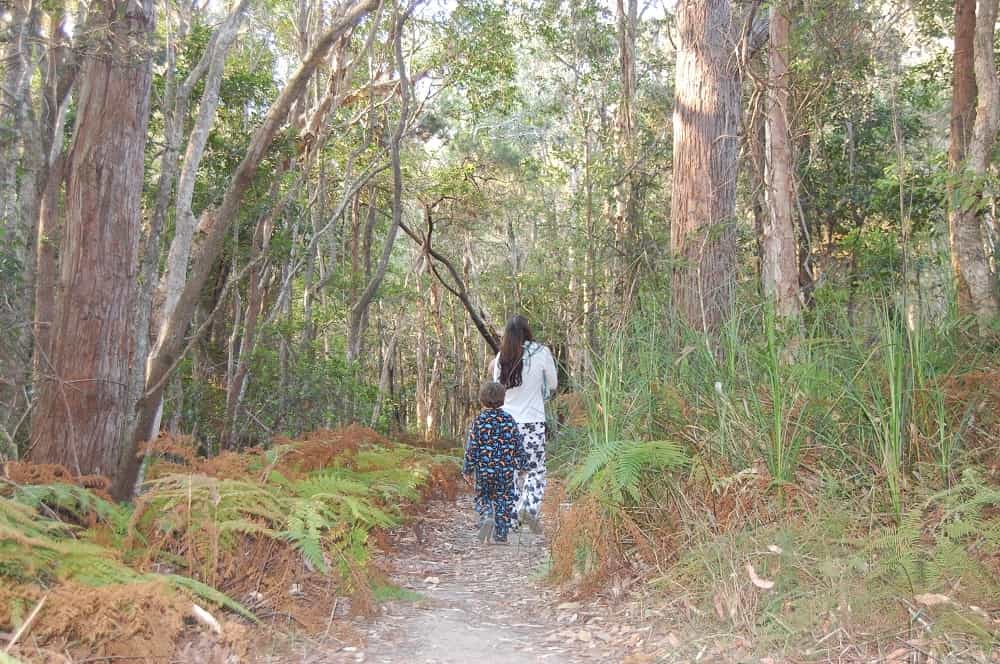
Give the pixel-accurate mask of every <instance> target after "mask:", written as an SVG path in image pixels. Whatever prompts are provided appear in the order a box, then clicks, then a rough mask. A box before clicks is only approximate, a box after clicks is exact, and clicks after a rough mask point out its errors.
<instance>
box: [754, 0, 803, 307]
mask: <svg viewBox="0 0 1000 664" xmlns="http://www.w3.org/2000/svg"><path fill="white" fill-rule="evenodd" d="M787 12H788V7H787V6H786V5H785V3H778V4H776V5H772V7H771V22H770V31H771V45H770V49H769V51H768V56H767V61H768V85H767V110H766V122H765V126H766V136H767V141H766V142H767V158H766V159H765V161H764V163H765V170H764V172H765V182H766V190H765V191H766V196H767V203H768V205H767V207H768V214H767V215H766V216H765V217H764V218H763V222H764V224H763V226H764V227H763V237H762V242H761V249H762V252H761V255H762V261H761V277H762V280H763V290H764V296H765V297H766V298H767V299H768V300H769V301H770V302H771V304H773V306H774V311H775V313H776V314H777V315H778V316H779V317H782V318H786V319H796V318H798V317H799V314H800V309H799V275H798V263H797V261H796V256H795V221H794V211H793V210H794V196H795V194H794V191H793V189H792V187H793V182H792V168H793V166H792V163H793V162H792V143H791V137H790V136H789V133H788V103H789V100H788V85H789V81H788V49H789V32H790V27H791V21H790V19H789V17H788V14H787Z"/></svg>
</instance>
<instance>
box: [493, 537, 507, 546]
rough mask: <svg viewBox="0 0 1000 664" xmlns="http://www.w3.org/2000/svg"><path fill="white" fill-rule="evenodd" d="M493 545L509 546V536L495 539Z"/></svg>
mask: <svg viewBox="0 0 1000 664" xmlns="http://www.w3.org/2000/svg"><path fill="white" fill-rule="evenodd" d="M493 543H494V544H499V545H504V544H507V536H506V535H504V536H503V537H494V538H493Z"/></svg>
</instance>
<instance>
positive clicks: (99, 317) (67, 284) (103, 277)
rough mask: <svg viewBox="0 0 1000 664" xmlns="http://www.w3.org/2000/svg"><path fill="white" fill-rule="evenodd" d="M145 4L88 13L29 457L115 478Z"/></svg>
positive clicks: (148, 10)
mask: <svg viewBox="0 0 1000 664" xmlns="http://www.w3.org/2000/svg"><path fill="white" fill-rule="evenodd" d="M152 9H153V8H152V2H151V1H150V0H146V2H145V3H144V4H140V3H139V2H136V1H134V0H133V1H131V2H127V3H121V4H119V3H117V2H113V1H108V2H103V3H101V4H100V5H98V6H91V11H90V17H89V21H88V24H87V26H86V39H87V41H88V48H87V49H85V54H86V55H85V58H84V62H83V68H82V80H81V87H80V93H79V99H78V104H77V116H76V118H77V119H76V127H75V131H74V134H75V140H74V143H73V145H72V147H71V150H70V153H69V155H70V156H69V158H68V161H67V164H66V203H65V219H64V231H63V238H62V246H61V250H60V256H59V259H60V277H59V292H58V295H57V298H56V300H55V311H54V318H53V321H52V330H51V333H50V346H51V356H50V358H49V363H48V365H49V373H48V374H47V375H46V376H45V379H44V381H43V382H42V384H41V385H40V388H41V389H40V396H39V401H38V405H37V408H38V413H39V414H38V417H37V418H36V419H35V420H34V421H33V422H32V438H33V447H32V451H31V459H32V460H33V461H38V462H47V463H60V464H64V465H66V466H67V467H69V468H70V469H71V470H73V471H74V472H77V473H102V474H106V475H109V476H111V477H112V478H113V479H118V478H119V471H120V469H121V466H122V462H123V461H124V459H125V458H126V457H127V456H128V455H129V453H130V452H131V450H132V445H131V442H132V441H131V440H127V439H126V436H125V428H126V419H127V415H128V400H127V398H126V396H127V385H128V379H129V362H130V361H131V360H132V352H133V349H134V340H133V339H132V338H131V336H132V335H131V334H130V332H131V329H130V325H129V316H130V313H131V306H132V302H133V298H134V297H135V290H136V274H137V267H138V265H137V262H138V260H137V259H138V257H137V250H138V239H139V228H140V212H141V210H140V204H141V195H142V186H143V172H144V163H143V155H144V150H145V146H146V135H147V132H146V128H147V124H148V120H149V92H150V81H151V67H150V36H151V34H152V28H153V11H152Z"/></svg>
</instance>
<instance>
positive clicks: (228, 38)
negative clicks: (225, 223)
mask: <svg viewBox="0 0 1000 664" xmlns="http://www.w3.org/2000/svg"><path fill="white" fill-rule="evenodd" d="M249 4H250V2H249V0H241V2H240V4H239V5H237V6H236V8H235V9H234V10H233V12H232V13H231V14H230V15H229V16H228V17H227V18H226V20H225V22H223V24H222V25H221V26H220V27H219V29H218V30H217V31H216V32H215V33H214V34H213V35H212V39H211V41H210V42H209V45H208V48H206V50H205V54H204V55H203V56H202V58H201V61H200V62H199V63H198V65H197V66H196V68H195V71H194V72H193V74H194V75H193V76H189V77H188V79H187V80H186V81H185V82H184V85H183V86H182V89H181V90H180V93H179V94H178V96H177V97H178V99H177V102H178V103H177V105H176V108H175V110H174V117H173V118H172V119H171V124H170V127H169V128H168V129H169V130H171V133H173V132H179V131H181V130H182V128H183V123H184V119H185V115H186V113H185V111H186V108H187V101H188V96H189V95H190V93H191V89H192V87H193V85H194V83H196V82H197V80H198V79H199V78H200V74H201V72H203V71H207V73H206V74H205V90H204V92H203V93H202V96H201V101H200V103H199V105H198V116H197V118H196V119H195V122H194V128H193V129H192V130H191V134H190V137H189V138H188V144H187V149H186V150H185V152H184V166H183V168H182V169H181V173H180V177H179V178H178V180H177V196H176V201H175V204H174V214H175V218H176V219H175V223H174V237H173V240H172V241H171V243H170V252H169V254H168V256H167V266H166V273H165V274H164V275H163V279H162V280H161V282H160V285H159V287H158V289H157V301H158V306H157V312H156V319H157V323H156V325H157V328H158V337H159V338H160V339H162V338H163V336H164V329H165V327H166V326H167V325H168V321H169V320H170V319H171V318H172V317H173V315H174V310H175V309H176V308H177V303H178V300H179V299H180V296H181V291H182V290H183V288H184V282H185V279H186V276H187V270H188V260H189V258H190V255H191V243H192V239H193V236H194V230H195V222H196V220H195V216H194V212H193V211H192V210H191V204H192V201H193V200H194V185H195V179H196V176H197V174H198V167H199V166H200V165H201V160H202V157H203V156H204V154H205V146H206V145H207V144H208V136H209V133H210V132H211V129H212V126H213V125H214V124H215V112H216V110H217V109H218V107H219V101H220V97H219V91H220V89H221V87H222V74H223V70H224V68H225V64H226V56H227V55H228V54H229V49H230V47H231V46H232V44H233V42H234V41H235V40H236V35H237V34H238V33H239V29H240V25H241V24H242V22H243V17H244V15H245V14H246V10H247V7H248V6H249ZM171 138H179V135H178V136H174V137H171ZM170 149H171V146H170V143H169V141H168V152H167V155H166V157H169V158H170V162H168V163H167V166H168V167H169V169H170V171H171V172H170V173H169V175H170V176H172V175H173V171H174V170H175V169H176V168H177V146H176V145H175V146H173V151H172V152H171V151H170ZM164 186H167V185H166V184H164ZM157 209H159V207H158V208H157ZM158 343H159V342H158ZM154 352H155V349H154Z"/></svg>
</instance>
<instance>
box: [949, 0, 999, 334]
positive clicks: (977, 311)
mask: <svg viewBox="0 0 1000 664" xmlns="http://www.w3.org/2000/svg"><path fill="white" fill-rule="evenodd" d="M996 20H997V0H979V2H978V4H977V6H976V18H975V24H976V25H975V32H974V49H973V51H974V67H973V68H974V71H975V84H976V109H975V114H976V115H975V121H974V123H973V127H972V139H971V141H969V144H968V154H967V155H966V171H965V172H966V173H967V174H968V178H969V181H968V182H967V183H964V184H963V186H964V187H971V188H972V189H971V191H969V190H967V194H966V196H965V197H964V198H965V199H966V200H965V201H964V203H963V208H962V210H961V211H960V214H959V215H956V221H957V222H958V223H957V224H955V227H954V228H953V232H952V246H953V248H952V251H953V252H955V253H956V254H957V255H958V264H959V275H958V276H959V285H960V287H964V288H966V289H967V290H968V300H967V302H966V306H965V312H966V313H970V314H973V315H974V316H975V317H976V318H977V319H978V321H979V323H980V326H981V327H983V328H986V327H987V326H988V325H989V322H990V321H991V320H993V319H994V318H996V317H997V315H998V314H1000V294H998V289H997V275H996V274H994V272H993V271H992V270H991V268H990V259H989V257H988V255H987V254H986V250H985V237H984V235H985V219H984V218H983V217H984V215H986V214H989V211H988V210H986V209H980V207H981V206H980V202H981V201H982V197H983V183H984V181H985V179H986V177H987V174H988V171H989V167H990V163H991V160H992V153H993V145H994V143H995V142H996V136H997V131H998V129H1000V80H998V77H997V68H996V59H995V55H994V49H993V43H994V41H993V40H994V34H995V31H996ZM970 198H971V202H970V201H969V199H970ZM963 282H964V283H963ZM960 293H961V291H960ZM959 304H960V310H961V304H962V303H961V300H960V301H959Z"/></svg>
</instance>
